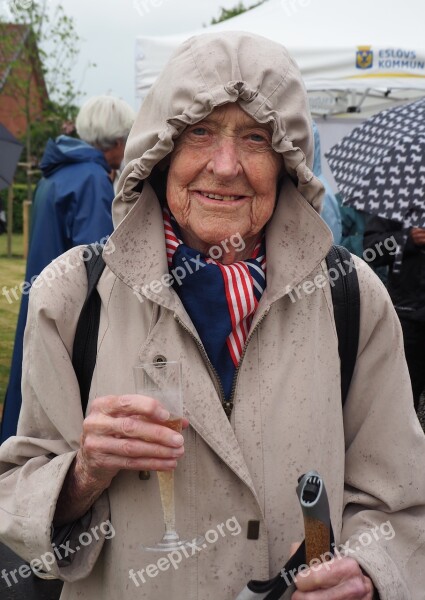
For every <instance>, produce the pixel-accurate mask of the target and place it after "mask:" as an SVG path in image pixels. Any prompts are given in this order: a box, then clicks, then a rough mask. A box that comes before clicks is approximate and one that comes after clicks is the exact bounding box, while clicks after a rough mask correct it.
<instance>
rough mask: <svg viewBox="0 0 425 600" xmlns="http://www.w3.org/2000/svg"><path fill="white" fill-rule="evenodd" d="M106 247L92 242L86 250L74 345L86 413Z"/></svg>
mask: <svg viewBox="0 0 425 600" xmlns="http://www.w3.org/2000/svg"><path fill="white" fill-rule="evenodd" d="M102 251H103V246H102V245H100V244H90V246H87V247H86V248H85V249H84V264H85V267H86V271H87V280H88V287H87V296H86V300H85V302H84V304H83V308H82V309H81V313H80V317H79V319H78V323H77V329H76V331H75V338H74V346H73V348H72V364H73V367H74V371H75V374H76V376H77V379H78V383H79V386H80V395H81V405H82V408H83V415H84V414H85V412H86V408H87V402H88V399H89V391H90V385H91V380H92V376H93V371H94V366H95V364H96V355H97V336H98V332H99V321H100V296H99V293H98V291H97V289H96V286H97V283H98V281H99V279H100V276H101V275H102V272H103V269H104V268H105V262H104V260H103V257H102Z"/></svg>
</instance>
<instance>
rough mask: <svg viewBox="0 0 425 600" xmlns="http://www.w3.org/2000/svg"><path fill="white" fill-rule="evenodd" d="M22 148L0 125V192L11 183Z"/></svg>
mask: <svg viewBox="0 0 425 600" xmlns="http://www.w3.org/2000/svg"><path fill="white" fill-rule="evenodd" d="M22 148H23V146H22V144H20V143H19V142H18V140H17V139H16V138H15V137H14V136H13V135H12V134H11V133H10V131H9V130H8V129H6V127H5V126H4V125H2V124H1V123H0V190H2V189H3V188H6V187H8V186H9V185H10V184H11V183H12V181H13V176H14V175H15V170H16V165H17V164H18V160H19V157H20V156H21V152H22Z"/></svg>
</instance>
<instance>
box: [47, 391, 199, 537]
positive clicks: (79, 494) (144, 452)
mask: <svg viewBox="0 0 425 600" xmlns="http://www.w3.org/2000/svg"><path fill="white" fill-rule="evenodd" d="M169 416H170V414H169V412H168V411H167V410H165V409H164V408H163V407H162V406H161V404H160V403H159V401H158V400H155V399H154V398H150V397H148V396H141V395H138V394H133V395H126V396H103V397H100V398H95V399H94V400H93V402H92V403H91V406H90V409H89V413H88V414H87V416H86V418H85V419H84V423H83V433H82V435H81V442H80V448H79V450H78V452H77V454H76V457H75V459H74V462H73V463H72V465H71V467H70V469H69V471H68V473H67V476H66V478H65V481H64V484H63V486H62V490H61V492H60V495H59V498H58V501H57V504H56V512H55V517H54V524H55V525H62V524H64V523H69V522H72V521H74V520H76V519H77V518H79V517H81V516H82V515H83V514H85V513H86V512H87V510H88V509H89V508H90V507H91V506H92V504H93V503H94V502H95V501H96V500H97V498H98V497H99V496H100V495H101V494H102V492H103V491H104V490H105V489H106V488H108V487H109V485H110V483H111V481H112V479H113V478H114V477H115V475H116V474H117V473H118V472H119V471H120V470H121V469H128V470H131V471H151V470H152V471H171V470H172V469H175V467H176V466H177V459H178V458H180V457H181V456H183V454H184V445H183V442H184V440H183V436H182V435H181V434H180V433H177V432H176V431H173V430H172V429H170V428H169V427H166V425H165V423H166V421H167V419H168V418H169ZM188 425H189V421H188V420H187V419H183V423H182V426H183V428H185V427H187V426H188Z"/></svg>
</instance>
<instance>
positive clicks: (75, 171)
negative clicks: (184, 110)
mask: <svg viewBox="0 0 425 600" xmlns="http://www.w3.org/2000/svg"><path fill="white" fill-rule="evenodd" d="M134 117H135V113H134V111H133V109H132V108H131V107H130V106H129V105H128V104H127V103H126V102H124V101H123V100H120V99H118V98H114V97H112V96H97V97H94V98H91V99H89V100H88V101H87V102H86V103H85V104H84V105H83V106H82V108H81V109H80V111H79V113H78V116H77V120H76V129H77V133H78V135H79V138H80V139H76V138H72V137H68V136H65V135H61V136H59V137H58V138H57V139H56V140H55V141H53V140H49V141H48V142H47V146H46V149H45V152H44V156H43V158H42V160H41V163H40V169H41V171H42V173H43V177H42V179H41V180H40V182H39V183H38V186H37V189H36V191H35V195H34V200H33V210H32V229H31V241H30V246H29V250H28V260H27V267H26V274H25V283H26V285H24V286H23V290H25V293H23V294H22V299H21V306H20V311H19V317H18V324H17V329H16V334H15V344H14V350H13V356H12V365H11V370H10V375H9V385H8V389H7V392H6V398H5V404H4V409H3V418H2V423H1V434H0V442H3V441H5V440H6V439H7V438H8V437H10V436H12V435H15V433H16V427H17V422H18V417H19V411H20V408H21V401H22V398H21V375H22V347H23V337H24V330H25V325H26V321H27V311H28V293H29V289H30V286H31V284H32V283H33V282H34V280H35V278H36V276H38V275H39V273H41V271H42V270H43V269H44V267H46V266H47V265H48V264H49V263H50V262H51V261H52V260H54V259H55V258H57V257H58V256H59V255H60V254H63V253H64V252H66V251H67V250H69V249H70V248H73V247H74V246H77V245H80V244H82V245H87V244H90V243H92V242H96V241H100V240H102V239H103V241H105V238H106V237H107V236H108V235H109V234H110V233H112V230H113V225H112V216H111V206H112V200H113V198H114V189H113V185H112V181H111V178H110V173H111V169H114V170H115V169H119V167H120V165H121V162H122V159H123V156H124V146H125V142H126V139H127V136H128V134H129V132H130V129H131V126H132V124H133V121H134ZM53 275H54V274H53Z"/></svg>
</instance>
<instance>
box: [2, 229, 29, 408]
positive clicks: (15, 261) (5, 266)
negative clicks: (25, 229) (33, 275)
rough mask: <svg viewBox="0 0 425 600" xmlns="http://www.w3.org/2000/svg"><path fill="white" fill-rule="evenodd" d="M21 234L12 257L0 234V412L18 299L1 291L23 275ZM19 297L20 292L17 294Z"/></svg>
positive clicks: (14, 237) (13, 247)
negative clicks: (9, 255)
mask: <svg viewBox="0 0 425 600" xmlns="http://www.w3.org/2000/svg"><path fill="white" fill-rule="evenodd" d="M22 249H23V236H22V235H19V234H15V235H14V236H13V240H12V254H13V257H12V258H7V236H6V235H5V234H3V235H0V414H1V411H2V408H3V400H4V395H5V392H6V386H7V382H8V379H9V369H10V361H11V358H12V351H13V342H14V340H15V328H16V321H17V318H18V312H19V305H20V301H19V300H15V299H14V297H13V294H10V296H9V297H10V300H13V301H12V302H8V300H7V298H6V296H5V295H4V294H2V293H1V291H2V289H3V286H5V287H6V288H13V287H14V286H15V285H19V284H20V283H21V282H22V281H23V280H24V276H25V260H24V259H23V258H22ZM19 297H20V294H19Z"/></svg>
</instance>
